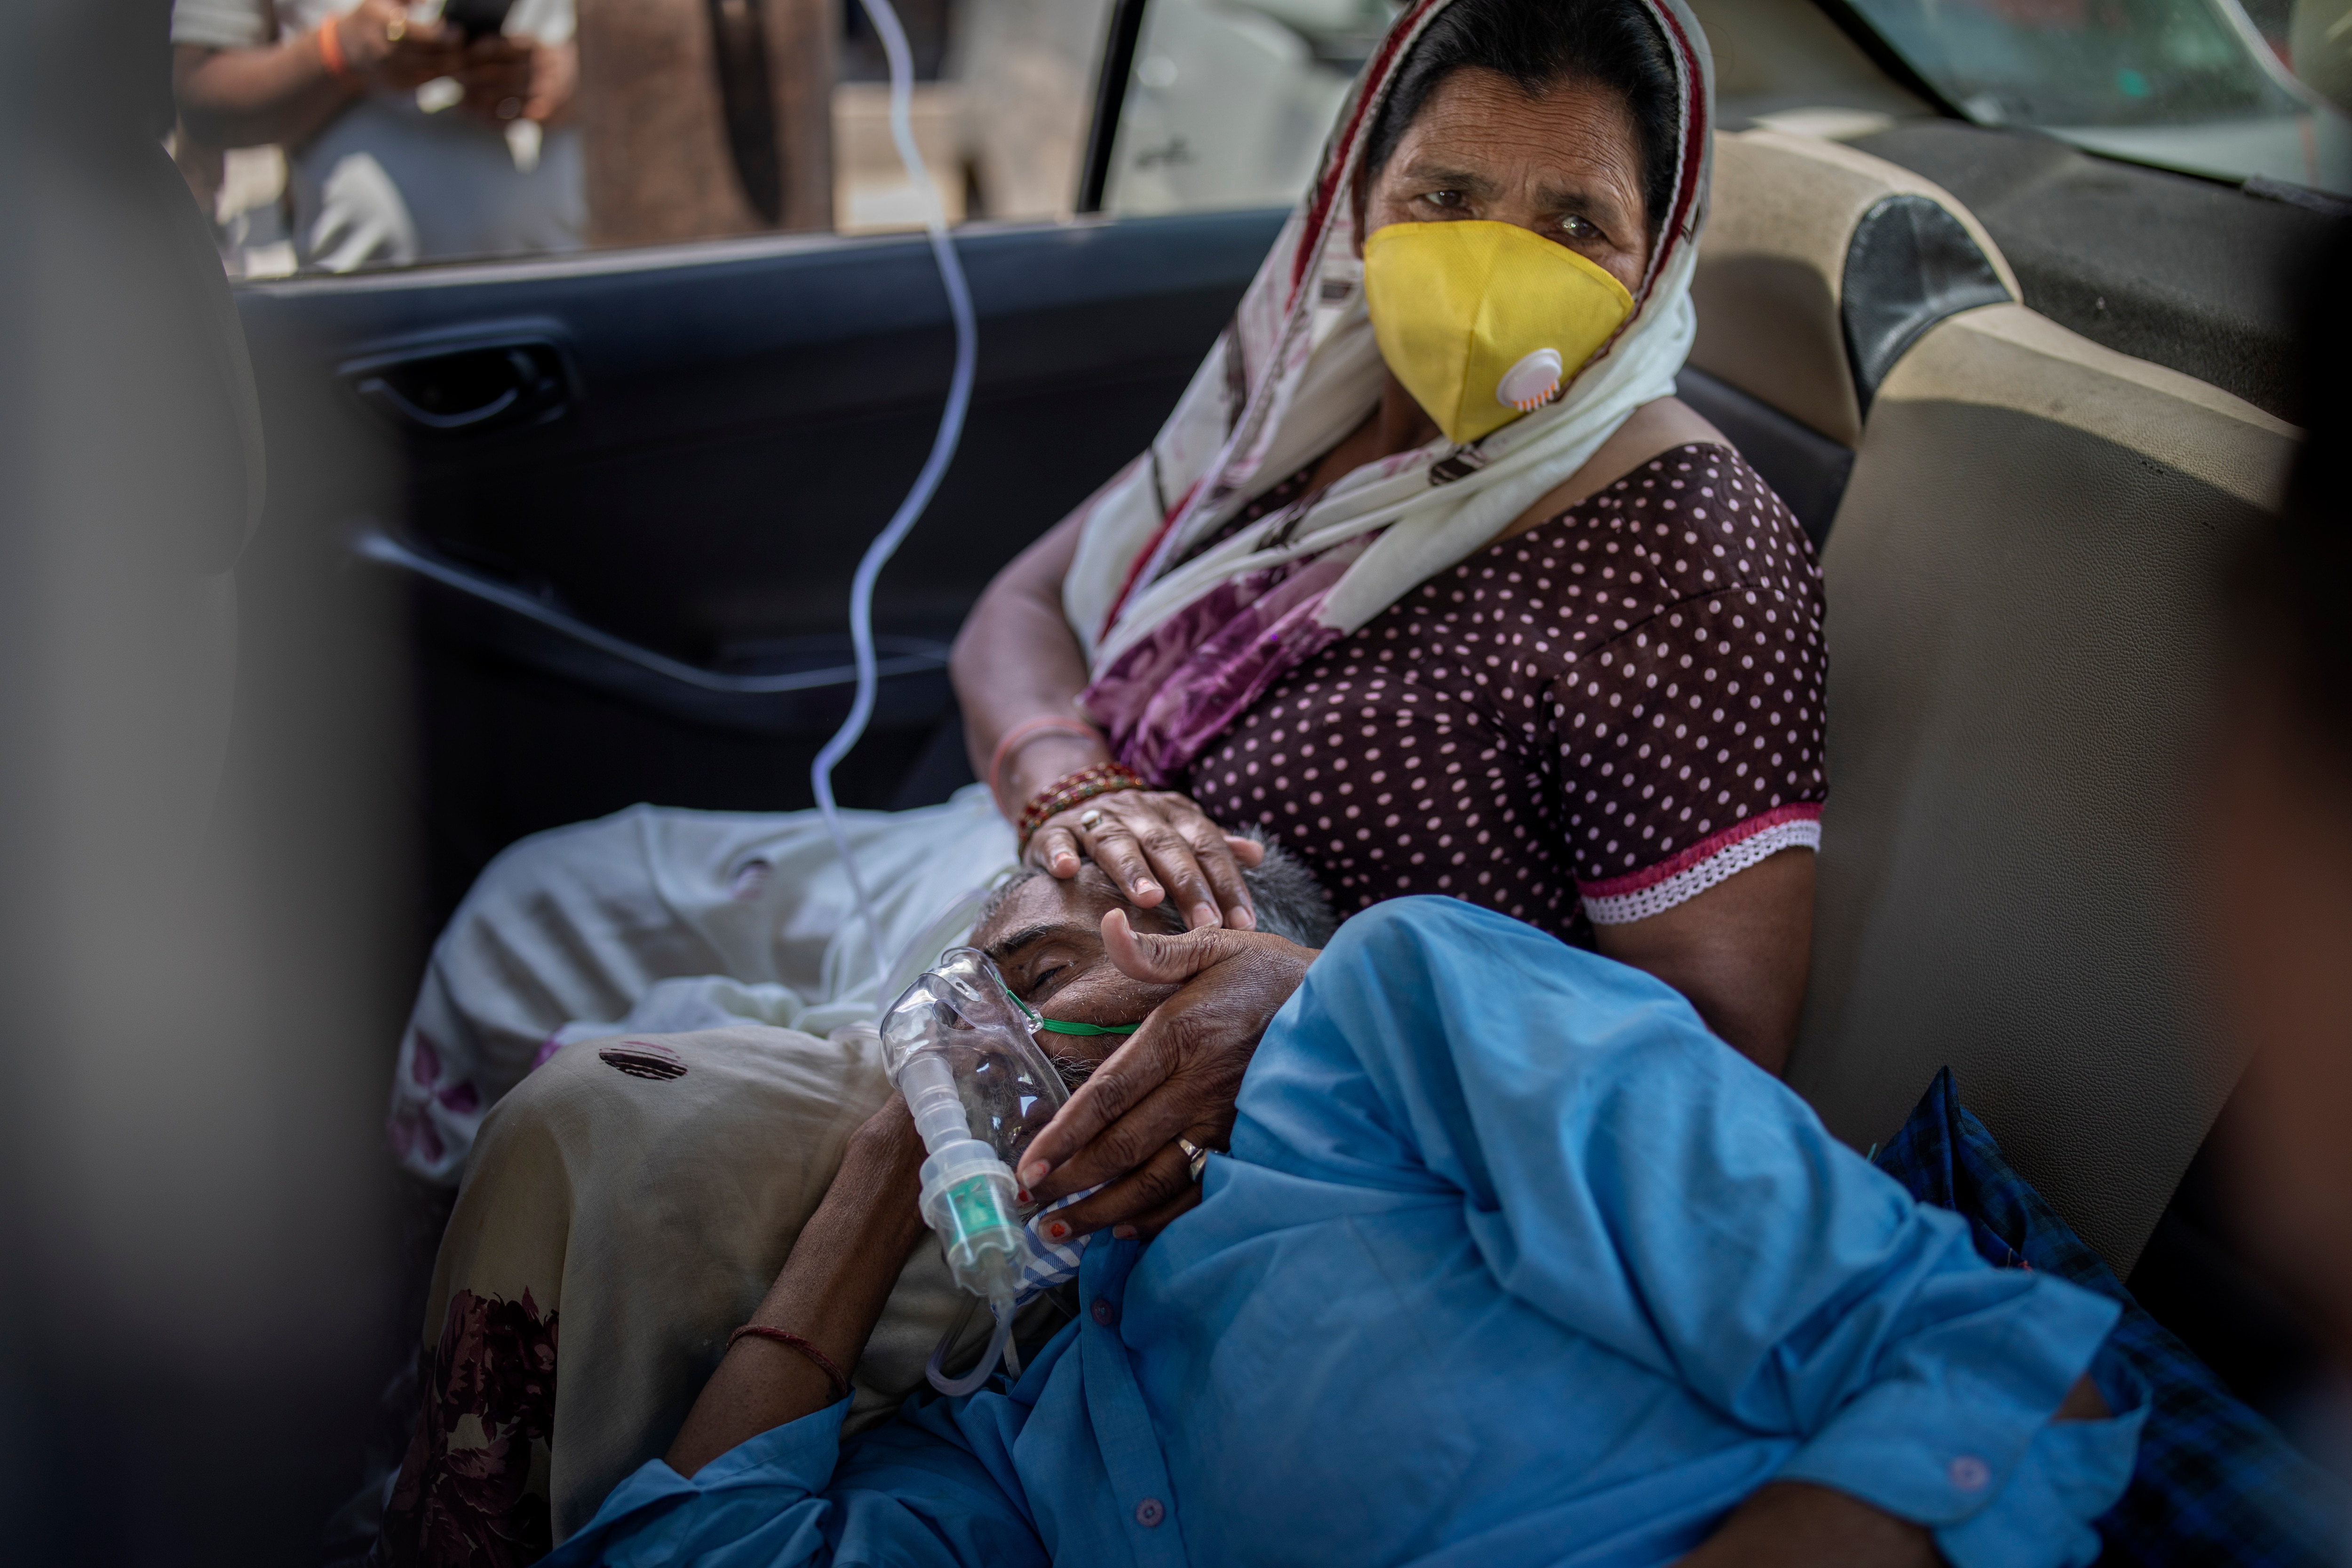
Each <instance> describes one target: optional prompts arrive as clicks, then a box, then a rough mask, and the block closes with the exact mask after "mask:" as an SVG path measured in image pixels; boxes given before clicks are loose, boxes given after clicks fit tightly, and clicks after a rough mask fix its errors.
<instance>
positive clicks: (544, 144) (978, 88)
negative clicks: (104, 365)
mask: <svg viewBox="0 0 2352 1568" xmlns="http://www.w3.org/2000/svg"><path fill="white" fill-rule="evenodd" d="M897 7H898V13H899V16H900V18H901V20H902V22H903V23H904V25H905V27H906V29H907V33H908V40H909V44H910V47H911V50H912V53H913V56H914V64H915V69H916V75H917V78H918V80H917V84H916V90H915V101H914V123H915V133H916V140H917V141H918V143H919V147H920V148H921V151H922V152H923V155H924V159H925V161H926V162H927V163H928V164H929V172H930V175H931V178H932V182H933V184H934V186H935V187H936V193H937V197H938V199H939V201H940V204H941V205H942V206H943V207H944V209H945V211H946V213H947V214H948V217H949V219H950V222H957V223H961V222H966V221H971V220H975V219H983V218H985V219H1048V220H1050V219H1053V218H1056V217H1064V216H1067V215H1068V214H1070V213H1071V211H1072V210H1073V207H1074V205H1075V203H1076V193H1077V186H1078V175H1079V164H1080V162H1081V160H1082V158H1083V156H1084V147H1085V141H1086V137H1087V129H1088V125H1089V122H1090V118H1091V115H1092V111H1093V107H1094V99H1095V95H1096V90H1097V82H1096V76H1097V56H1098V53H1099V51H1100V48H1101V44H1102V38H1103V35H1104V31H1105V28H1106V26H1107V22H1108V13H1109V0H897ZM172 37H173V80H174V85H175V89H176V90H177V94H178V99H179V108H180V116H179V123H178V126H177V128H176V130H175V131H174V132H173V141H172V150H173V156H174V158H175V160H176V161H177V162H178V163H179V165H180V167H181V170H182V172H183V173H184V175H185V176H186V178H187V180H188V183H189V185H190V188H191V189H192V190H193V191H194V193H195V194H196V196H197V198H198V201H199V203H200V204H202V205H203V206H204V207H205V209H206V210H207V211H208V212H209V213H210V214H211V215H212V216H213V218H214V220H215V227H216V237H217V240H218V243H219V246H220V250H221V255H222V260H223V263H224V265H225V266H226V267H227V269H228V270H229V272H230V273H231V274H232V275H233V276H238V277H274V276H280V275H284V274H287V273H290V272H295V271H310V272H346V271H357V270H362V269H380V268H383V267H405V266H413V265H420V264H430V263H438V262H447V261H452V260H463V259H468V258H475V257H482V256H530V255H549V254H556V253H562V252H567V251H576V250H582V249H588V248H596V247H606V246H646V245H661V244H667V243H673V242H679V241H690V240H701V239H709V238H715V237H720V236H727V235H757V234H763V233H775V232H810V231H818V232H821V231H825V230H835V231H839V232H845V233H875V232H885V231H889V230H894V229H908V228H914V227H918V226H919V225H920V224H921V222H922V216H923V211H924V206H925V204H924V203H923V202H922V201H921V200H920V199H919V193H917V192H916V191H915V189H914V188H913V187H912V185H911V184H910V183H908V177H907V174H906V172H905V170H904V168H903V167H902V165H901V164H900V162H899V160H898V153H897V152H896V150H895V149H894V147H893V145H892V142H891V138H890V131H889V124H888V101H889V89H888V71H887V64H886V61H885V58H884V56H883V52H882V48H881V47H880V43H879V40H878V39H877V37H876V36H875V35H874V33H873V30H872V27H871V25H870V24H869V23H868V22H867V20H866V16H865V12H864V9H863V7H862V6H861V5H858V4H857V0H848V3H847V4H846V5H836V4H832V3H829V0H423V3H419V4H405V3H404V0H173V16H172ZM468 37H470V38H471V39H472V41H471V42H470V43H468V42H466V41H465V40H466V39H467V38H468Z"/></svg>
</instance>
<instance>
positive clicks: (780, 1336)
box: [727, 1323, 849, 1399]
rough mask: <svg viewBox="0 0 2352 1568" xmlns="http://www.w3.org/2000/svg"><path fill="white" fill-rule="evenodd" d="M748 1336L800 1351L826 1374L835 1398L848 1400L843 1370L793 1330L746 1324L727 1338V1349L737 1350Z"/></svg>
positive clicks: (847, 1382) (846, 1381) (825, 1378)
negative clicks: (736, 1347) (770, 1340)
mask: <svg viewBox="0 0 2352 1568" xmlns="http://www.w3.org/2000/svg"><path fill="white" fill-rule="evenodd" d="M746 1335H749V1336H751V1338H753V1339H772V1340H774V1341H775V1342H776V1343H778V1344H788V1345H791V1346H792V1347H793V1349H794V1350H796V1351H799V1352H800V1353H801V1354H803V1355H804V1356H806V1357H808V1358H809V1360H810V1362H811V1363H812V1364H814V1366H815V1367H816V1369H817V1370H818V1371H819V1372H822V1373H824V1380H825V1381H826V1382H827V1383H830V1384H832V1385H833V1396H834V1398H835V1399H846V1398H848V1397H849V1379H848V1378H846V1377H845V1376H843V1375H842V1373H841V1368H839V1367H837V1366H835V1365H834V1364H833V1358H832V1357H831V1356H829V1355H827V1354H824V1352H823V1351H821V1350H819V1349H817V1347H816V1346H814V1345H813V1344H811V1343H809V1342H808V1341H806V1340H804V1339H803V1338H801V1336H800V1335H798V1334H796V1333H793V1332H792V1330H790V1329H772V1328H770V1327H769V1326H768V1325H767V1324H765V1323H745V1324H744V1325H743V1326H742V1327H741V1328H740V1329H737V1330H736V1331H735V1332H734V1333H731V1334H729V1335H728V1336H727V1348H728V1349H729V1350H733V1349H734V1348H735V1342H736V1341H737V1340H739V1339H741V1338H743V1337H745V1336H746Z"/></svg>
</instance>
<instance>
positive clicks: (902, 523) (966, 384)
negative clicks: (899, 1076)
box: [809, 0, 980, 1007]
mask: <svg viewBox="0 0 2352 1568" xmlns="http://www.w3.org/2000/svg"><path fill="white" fill-rule="evenodd" d="M859 4H861V5H864V6H865V7H866V17H867V19H868V20H870V21H871V22H872V23H873V24H874V31H875V32H876V34H877V35H878V36H879V37H881V39H882V52H883V54H884V55H885V56H886V57H887V58H888V60H889V62H890V140H891V141H892V142H893V143H895V144H896V145H897V147H898V162H900V163H901V164H903V165H904V166H905V167H906V171H907V177H908V179H909V180H910V181H912V182H913V183H914V187H915V195H916V198H917V199H918V200H919V201H920V202H921V203H922V205H923V231H924V233H925V235H927V236H929V240H930V242H931V256H932V259H934V260H935V261H937V262H938V263H939V268H940V285H941V287H944V288H945V289H946V290H947V295H948V311H949V313H950V315H951V316H953V317H954V318H955V332H956V355H955V371H954V374H953V375H952V376H950V378H949V381H948V402H947V407H946V408H944V409H943V410H941V411H940V429H939V434H937V435H936V436H934V437H933V438H932V441H931V455H930V456H929V457H928V458H926V459H925V460H924V462H923V467H922V472H920V473H919V474H917V475H916V476H915V484H914V487H913V488H912V489H910V490H908V492H907V498H906V499H905V500H903V501H901V502H899V503H898V511H897V512H896V513H895V514H894V515H893V516H892V517H891V518H890V521H889V523H888V525H887V527H885V528H883V530H882V531H881V532H880V533H878V534H877V535H875V536H874V542H873V543H872V544H870V545H868V546H866V554H865V556H864V558H863V559H860V560H859V561H858V563H857V575H856V577H855V578H854V579H852V580H851V582H850V588H849V642H850V646H851V647H852V649H854V650H855V652H856V660H857V695H856V699H855V700H854V701H853V702H851V704H850V705H849V716H848V718H846V719H845V720H844V721H843V722H842V726H841V728H840V729H839V730H838V731H836V732H835V735H834V737H833V738H832V739H831V740H828V741H826V742H825V743H824V750H822V751H820V752H818V753H817V754H816V761H815V762H814V764H813V765H812V766H811V767H810V768H809V782H810V783H811V784H812V785H814V788H815V791H816V809H817V810H819V811H822V812H823V813H824V825H825V828H826V831H829V832H831V833H832V835H833V845H834V849H835V852H837V853H839V854H840V856H841V863H842V867H843V869H844V870H845V871H846V872H847V873H849V891H850V893H851V894H853V895H854V896H855V897H856V900H857V912H858V914H859V915H860V916H862V917H863V918H864V920H865V922H866V936H867V938H868V939H869V940H870V942H871V943H872V945H873V949H874V978H875V981H876V983H877V985H879V986H883V987H887V985H888V983H889V974H888V968H889V963H890V955H889V954H887V953H886V952H885V951H884V950H883V946H882V921H881V918H880V917H879V916H878V915H876V914H875V912H874V900H873V898H872V896H871V895H870V894H868V893H867V892H866V879H865V878H864V877H863V876H862V875H860V874H859V873H858V870H857V856H856V854H855V853H854V852H852V851H851V850H850V847H849V836H848V834H846V833H845V832H844V831H842V827H841V810H840V808H839V807H838V806H836V805H835V803H834V799H833V770H834V768H835V767H836V766H838V765H839V763H840V761H841V759H842V758H845V757H846V756H848V755H849V751H850V748H851V747H854V746H856V744H857V742H858V740H859V738H860V737H863V736H864V735H865V733H866V724H867V722H868V721H869V720H871V719H872V718H873V716H874V688H875V685H876V684H877V671H876V668H875V657H874V583H875V580H876V579H877V578H879V577H880V576H881V575H882V568H883V567H884V566H885V565H887V564H888V562H889V559H890V558H891V556H893V555H895V554H896V553H898V546H899V545H900V544H902V543H904V542H905V540H906V538H907V535H908V531H909V530H910V529H912V528H914V526H915V523H916V520H917V519H918V518H919V517H921V516H922V515H923V508H924V507H928V506H929V505H930V500H931V497H932V494H933V493H934V492H936V491H937V490H938V489H939V487H940V479H941V478H942V477H944V476H946V474H947V470H948V464H949V463H950V461H951V460H952V459H953V458H954V456H955V453H956V446H957V444H959V443H960V442H961V441H962V439H963V422H964V414H965V413H966V411H967V410H969V409H970V407H971V382H972V371H973V368H974V366H975V364H976V363H977V361H978V360H979V357H980V327H979V323H978V322H977V320H976V319H974V317H973V315H972V308H971V289H970V288H969V287H966V285H965V283H964V276H963V264H962V262H961V261H960V260H958V259H957V257H956V253H955V243H954V242H953V241H952V240H951V239H950V238H949V237H948V225H947V214H946V213H945V212H944V211H943V210H942V209H941V207H940V199H939V190H938V188H937V187H936V186H934V185H933V184H932V183H931V177H930V173H929V171H928V170H926V169H925V168H924V167H923V155H922V152H920V151H919V149H918V148H917V147H916V146H915V126H914V120H913V118H912V115H911V112H910V110H911V106H912V104H913V101H914V90H915V64H914V57H913V55H912V54H911V53H910V52H909V51H908V47H907V32H906V29H905V28H904V27H901V26H899V25H898V12H896V11H895V10H893V9H891V6H890V0H859ZM889 1003H890V998H889V996H888V994H887V990H886V991H885V993H884V994H882V995H880V996H878V997H877V998H876V1004H877V1006H881V1007H887V1006H888V1005H889Z"/></svg>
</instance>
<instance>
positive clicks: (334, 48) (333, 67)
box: [310, 16, 362, 88]
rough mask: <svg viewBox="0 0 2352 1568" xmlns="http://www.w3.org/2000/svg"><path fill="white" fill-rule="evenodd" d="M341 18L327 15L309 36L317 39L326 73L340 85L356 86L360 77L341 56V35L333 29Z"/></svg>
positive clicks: (358, 84) (359, 83)
mask: <svg viewBox="0 0 2352 1568" xmlns="http://www.w3.org/2000/svg"><path fill="white" fill-rule="evenodd" d="M341 20H342V18H341V17H340V16H330V17H328V18H327V19H326V20H325V21H323V22H321V23H320V24H319V27H318V30H317V31H316V32H314V33H312V34H311V35H310V36H311V37H314V38H316V39H318V40H319V59H320V63H321V64H323V65H324V66H325V67H326V68H327V74H328V75H329V76H331V77H332V78H335V81H336V84H337V85H338V86H340V87H344V88H357V87H359V86H361V85H362V84H361V82H360V78H358V77H357V76H355V75H354V74H352V64H351V62H350V61H349V60H347V59H345V58H343V38H342V35H341V33H339V32H337V31H336V30H335V24H336V23H338V22H340V21H341Z"/></svg>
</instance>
